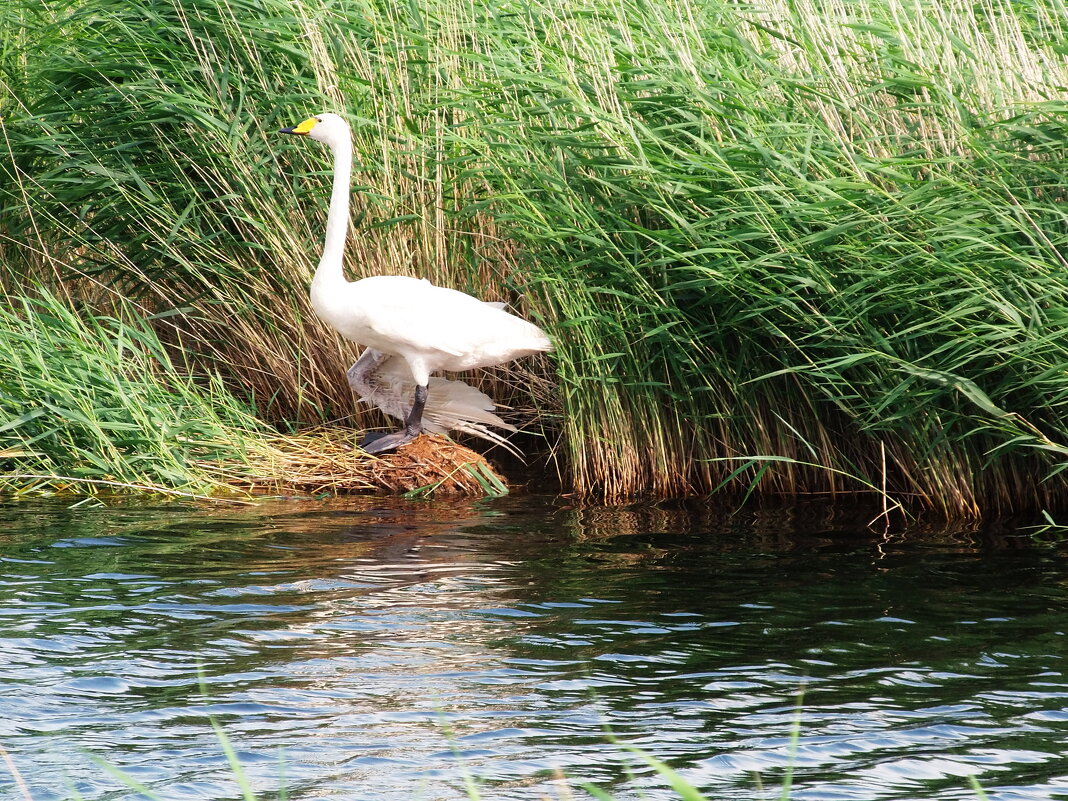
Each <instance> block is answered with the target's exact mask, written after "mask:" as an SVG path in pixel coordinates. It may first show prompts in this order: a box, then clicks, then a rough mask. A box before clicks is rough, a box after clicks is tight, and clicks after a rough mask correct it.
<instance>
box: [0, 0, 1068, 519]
mask: <svg viewBox="0 0 1068 801" xmlns="http://www.w3.org/2000/svg"><path fill="white" fill-rule="evenodd" d="M1065 10H1066V9H1065V7H1064V4H1063V3H1062V2H1061V1H1060V0H1025V1H1024V2H1009V1H1008V0H984V2H982V3H970V2H969V3H965V2H963V0H945V1H940V2H937V3H935V2H919V3H911V2H910V3H905V2H902V0H874V1H873V2H864V3H857V2H842V0H825V1H823V2H819V3H817V2H814V0H760V2H757V3H740V2H734V1H733V0H703V1H702V2H700V3H695V2H690V1H689V0H570V1H569V2H568V3H567V4H565V5H562V6H561V5H560V4H558V3H549V2H545V0H533V2H524V3H516V2H510V0H506V2H504V3H499V2H498V3H492V4H491V3H483V2H480V1H478V2H463V3H461V2H458V0H424V2H423V3H420V4H417V3H411V4H400V5H397V4H390V3H379V2H360V3H351V4H344V5H330V6H319V5H315V4H304V3H292V2H287V0H182V2H178V0H169V1H163V0H156V2H151V3H149V2H141V3H138V2H134V3H122V4H117V3H116V4H104V5H102V4H101V3H98V2H95V3H89V2H85V1H83V0H65V1H64V2H44V3H41V2H39V0H37V1H36V2H33V3H31V2H29V0H13V2H12V3H9V4H8V6H7V7H6V10H5V11H4V12H0V24H2V25H4V26H5V27H6V28H8V29H11V30H12V31H14V29H16V28H17V29H18V30H17V32H13V33H12V37H13V38H10V39H6V41H16V42H18V43H19V44H18V46H17V47H16V46H12V45H3V46H0V54H2V55H0V57H2V59H3V62H2V63H3V70H4V72H3V75H4V89H3V91H0V110H3V112H2V113H3V123H2V125H3V130H2V131H0V133H2V134H3V136H2V139H0V141H3V143H4V144H3V148H4V149H5V150H6V153H0V171H2V172H3V173H4V176H5V180H6V183H5V184H4V185H3V186H0V237H2V240H0V241H2V242H3V244H0V248H2V249H3V251H4V252H6V254H7V256H8V260H9V261H10V262H12V263H14V264H15V265H16V267H17V270H18V272H20V273H21V274H24V275H25V274H27V273H31V272H32V273H36V274H49V273H54V274H56V275H57V276H59V277H62V278H65V279H67V280H69V277H70V276H71V275H81V276H86V275H88V276H90V277H93V278H95V279H97V280H100V281H103V282H104V283H106V284H107V285H108V286H110V287H112V288H113V289H115V290H116V291H118V292H119V293H121V294H122V295H126V296H131V297H135V298H137V299H138V300H139V301H141V302H143V303H146V304H149V305H150V306H151V307H152V308H154V309H156V310H157V311H177V312H179V313H178V314H176V315H174V316H173V317H172V318H171V319H172V321H173V322H174V323H175V324H177V325H178V326H179V327H180V330H181V331H182V344H183V346H184V349H183V351H182V358H184V359H185V361H186V363H187V364H186V366H187V367H188V368H190V369H192V370H194V371H198V370H204V371H207V372H210V371H213V370H222V371H223V373H224V374H225V375H226V376H228V377H229V378H228V381H229V383H230V385H231V387H232V388H233V389H235V390H236V391H240V392H242V393H245V395H246V396H247V397H249V398H250V399H251V400H252V401H253V402H254V403H255V404H256V406H257V408H258V409H259V412H260V414H261V415H262V416H263V417H264V418H266V419H270V420H272V421H275V422H285V423H288V424H291V425H294V426H296V425H300V424H301V423H304V422H308V421H311V420H319V419H323V418H337V417H342V416H346V415H350V414H353V412H354V409H353V406H352V400H351V398H350V397H349V396H348V393H347V390H346V389H345V387H344V382H343V381H340V380H338V379H339V377H340V376H341V375H342V369H343V367H344V365H345V363H346V361H347V360H348V358H350V356H351V352H350V350H349V349H348V348H347V347H346V346H345V345H343V344H342V343H340V342H339V341H338V340H337V338H336V337H334V335H332V334H331V333H329V332H327V331H325V330H324V329H323V328H322V326H320V325H319V324H318V323H317V322H315V321H314V320H313V319H312V315H311V314H310V311H309V307H308V302H307V299H306V284H307V280H308V276H309V273H310V270H311V268H312V266H313V265H314V262H315V259H316V254H317V252H318V246H319V238H320V232H321V227H322V221H323V217H324V212H325V195H326V187H327V182H326V176H325V174H324V170H325V169H326V168H327V166H328V165H327V163H326V161H325V156H324V154H322V153H318V152H315V151H314V150H312V149H308V148H305V149H299V150H298V149H295V148H293V147H292V145H291V143H288V142H280V141H277V137H274V136H273V135H272V133H271V132H272V131H273V130H275V129H276V128H278V127H279V126H280V125H281V124H283V123H290V122H292V121H295V120H297V119H299V118H302V117H303V116H304V115H305V114H307V113H310V112H314V111H318V110H322V109H336V110H342V111H344V112H346V113H347V114H348V115H349V117H350V119H352V120H353V122H354V125H355V140H356V149H357V162H358V169H357V177H356V181H357V184H358V187H357V189H356V191H355V195H354V197H355V211H356V217H357V220H358V224H359V236H358V237H355V238H354V239H353V240H352V241H351V242H350V259H349V268H350V274H351V275H352V277H356V276H358V275H365V274H371V273H380V272H382V273H399V272H400V273H411V274H416V275H425V276H427V277H429V278H431V279H432V280H435V281H437V282H441V283H446V284H449V285H451V286H456V287H458V288H460V289H465V290H468V291H474V292H477V293H478V294H480V295H482V296H485V297H487V298H492V299H500V298H507V299H510V300H513V301H518V302H520V304H521V308H522V310H523V312H524V313H526V314H528V315H530V316H532V317H533V318H534V319H536V320H538V321H540V322H542V323H543V324H545V325H546V326H547V327H548V328H549V329H550V331H551V332H552V334H553V335H554V337H555V338H556V340H557V343H558V349H557V351H556V354H555V356H554V358H553V361H552V362H548V361H545V362H542V363H534V364H533V366H529V365H527V366H521V367H520V368H519V370H521V371H526V372H525V373H524V372H519V373H515V372H510V371H498V372H497V373H496V374H495V375H494V376H493V377H492V384H493V385H492V386H490V387H489V389H490V391H491V392H493V393H494V394H495V395H497V397H499V398H501V399H502V400H505V401H509V402H511V403H513V404H514V405H517V406H519V407H521V408H523V409H527V410H531V411H533V410H540V411H542V412H547V413H548V416H547V417H545V418H543V420H548V421H549V422H551V423H553V426H551V427H550V429H549V430H550V433H553V434H554V436H558V438H559V442H560V443H561V444H560V446H559V448H558V450H557V451H556V452H557V454H558V456H559V457H560V462H561V464H562V465H563V469H564V470H565V471H566V477H567V481H568V483H569V484H570V485H571V487H572V488H574V489H576V490H578V491H580V492H583V493H586V494H596V495H601V496H606V497H620V496H633V495H640V494H651V495H669V494H681V493H692V492H708V491H710V490H712V489H714V488H716V487H717V486H719V485H720V484H721V483H722V482H723V481H724V480H725V479H730V480H731V481H733V482H742V483H755V484H756V485H757V488H758V489H761V490H763V491H766V492H773V493H787V494H789V493H794V492H803V491H820V492H839V491H850V490H853V489H856V488H858V487H863V486H868V485H874V486H879V487H886V489H887V490H888V491H890V492H891V493H893V494H897V495H900V496H907V497H912V498H915V499H917V501H918V502H919V503H920V504H923V505H926V506H929V507H934V508H938V509H943V510H945V511H947V512H952V513H962V512H975V511H977V510H978V509H980V508H984V509H998V508H1013V507H1021V506H1034V505H1043V506H1049V505H1051V504H1054V503H1056V501H1057V498H1063V497H1065V496H1064V493H1063V490H1064V484H1063V480H1064V479H1063V475H1062V474H1061V471H1060V468H1061V467H1062V466H1063V464H1064V463H1065V462H1064V458H1065V454H1066V451H1065V445H1066V444H1068V429H1066V426H1065V424H1064V423H1063V420H1062V416H1063V415H1062V407H1063V405H1064V402H1065V398H1066V392H1068V378H1066V372H1065V367H1066V365H1068V353H1066V345H1065V337H1064V329H1065V326H1066V323H1068V319H1066V309H1068V270H1066V263H1065V260H1064V258H1063V256H1062V254H1063V253H1065V252H1068V249H1066V245H1068V241H1066V240H1068V225H1066V219H1065V214H1064V200H1065V195H1066V192H1065V179H1064V175H1065V173H1066V169H1065V168H1066V167H1068V159H1066V150H1065V147H1064V141H1065V138H1064V136H1063V130H1064V122H1065V119H1066V110H1068V106H1066V105H1065V103H1064V102H1062V100H1061V97H1062V96H1063V87H1065V86H1068V61H1066V57H1065V55H1064V54H1065V53H1066V52H1068V42H1066V34H1065V30H1064V25H1065V23H1064V20H1065V19H1066V16H1065ZM0 32H4V31H0ZM531 370H534V371H536V372H535V373H531V372H530V371H531ZM545 377H548V378H549V379H551V380H552V381H553V382H555V386H556V389H555V392H553V393H550V392H546V391H545V389H544V386H545V385H544V381H543V379H544V378H545ZM535 379H537V380H535ZM531 386H534V387H536V388H537V390H536V391H534V392H532V391H531V390H530V389H529V387H531ZM354 422H356V423H362V422H364V419H363V418H362V416H360V417H357V418H356V419H355V420H354ZM760 457H775V459H774V461H772V460H770V459H761V458H760ZM782 457H787V458H786V459H783V458H782ZM791 460H792V461H791ZM812 465H815V466H812ZM739 467H741V468H742V469H739ZM843 475H855V476H858V477H859V478H861V479H862V481H861V482H857V483H853V482H851V481H850V480H848V479H843V478H842V476H843ZM1062 503H1063V501H1062Z"/></svg>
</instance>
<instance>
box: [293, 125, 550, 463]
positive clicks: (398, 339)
mask: <svg viewBox="0 0 1068 801" xmlns="http://www.w3.org/2000/svg"><path fill="white" fill-rule="evenodd" d="M284 132H285V133H295V134H304V135H307V136H308V137H310V138H312V139H315V140H317V141H320V142H323V143H324V144H326V145H328V146H329V147H330V149H331V151H332V152H333V155H334V183H333V190H332V192H331V195H330V212H329V215H328V216H327V223H326V241H325V243H324V246H323V255H322V258H321V259H320V260H319V266H318V268H317V269H316V271H315V277H314V278H313V279H312V285H311V300H312V306H313V307H314V309H315V312H316V314H318V315H319V317H320V318H322V320H323V321H324V322H326V323H327V324H328V325H330V326H332V327H333V328H335V329H336V330H337V331H339V332H340V333H341V335H342V336H344V337H345V338H346V339H350V340H352V341H353V342H358V343H359V344H361V345H364V346H366V347H367V348H371V349H373V350H374V351H376V352H377V353H378V354H379V355H385V356H395V357H399V358H400V359H402V360H403V362H404V364H406V365H407V368H408V371H409V372H410V380H411V381H412V382H413V384H414V401H412V402H407V403H404V408H403V409H401V408H398V406H397V404H398V401H397V397H399V395H398V393H397V390H395V389H391V390H390V391H389V392H386V391H384V390H383V389H381V386H384V385H387V384H388V385H389V386H391V387H397V386H399V385H403V384H404V383H405V381H406V380H407V379H408V378H409V376H402V375H400V374H398V372H397V369H398V365H397V364H396V363H394V364H393V365H392V367H390V368H389V370H388V371H386V368H387V367H389V364H388V362H385V361H384V360H382V359H379V358H378V357H377V356H371V357H367V358H368V361H367V362H366V364H365V367H364V368H362V369H361V370H358V369H357V368H359V367H360V363H361V362H363V358H361V360H360V362H357V363H356V364H354V365H353V366H352V368H351V369H350V370H349V376H350V383H352V375H353V373H354V371H355V372H356V373H358V374H360V375H363V376H365V377H367V376H371V375H373V374H374V373H375V372H376V371H377V373H378V375H380V376H384V378H382V379H380V381H379V384H380V388H379V389H378V390H377V395H376V393H375V392H366V391H365V390H361V389H357V392H360V393H361V394H362V395H363V397H365V398H368V399H370V400H372V401H373V402H375V403H376V405H378V406H379V408H381V409H382V410H383V411H385V412H386V413H387V414H392V415H394V416H398V417H401V418H402V419H404V420H405V432H406V436H401V434H404V433H405V432H398V434H395V435H389V437H386V438H383V439H385V440H388V441H386V442H381V441H378V442H375V443H374V446H373V447H368V445H367V444H366V443H365V446H364V447H365V449H366V450H370V451H372V452H378V451H383V450H389V449H390V448H393V447H397V446H398V445H401V444H404V442H407V441H409V440H410V439H412V438H413V437H414V436H415V435H416V434H418V433H419V431H421V430H423V429H424V428H425V429H426V430H432V426H433V427H435V428H446V429H456V430H467V431H469V432H470V433H479V432H478V431H477V430H471V429H470V427H467V428H465V426H466V425H467V424H470V423H475V424H477V425H478V426H480V427H482V430H483V431H485V428H484V425H485V424H486V423H488V424H490V425H499V424H501V421H500V418H498V417H496V415H493V414H492V411H493V404H492V402H491V401H490V400H489V398H487V397H486V396H485V395H484V394H482V393H481V392H479V391H478V390H476V389H474V388H473V387H468V386H467V385H466V384H462V382H455V381H453V382H449V381H444V379H442V380H441V382H440V383H439V382H435V384H433V385H432V384H431V383H430V374H431V373H435V372H438V371H440V370H468V369H471V368H474V367H489V366H491V365H496V364H501V363H503V362H507V361H511V360H512V359H517V358H519V357H521V356H528V355H530V354H534V353H539V352H542V351H547V350H550V349H551V348H552V345H551V343H550V342H549V338H548V337H547V336H545V334H544V333H543V332H542V331H541V329H540V328H538V327H537V326H536V325H533V324H532V323H528V322H527V321H526V320H523V319H520V318H519V317H516V316H515V315H512V314H509V313H508V312H506V311H504V310H503V308H501V304H496V303H485V302H483V301H481V300H479V299H478V298H474V297H471V296H470V295H467V294H464V293H463V292H458V291H456V290H454V289H447V288H445V287H438V286H434V285H433V284H431V283H430V282H429V281H426V280H422V279H418V278H411V277H408V276H401V275H381V276H373V277H370V278H364V279H361V280H359V281H354V282H350V281H348V280H346V278H345V275H344V269H343V259H344V252H345V238H346V235H347V232H348V222H349V219H348V218H349V181H350V175H351V171H352V134H351V131H350V130H349V126H348V123H346V122H345V120H343V119H342V118H341V117H339V116H337V115H336V114H319V115H317V116H315V117H312V118H310V119H307V120H305V121H304V122H302V123H301V124H300V125H296V126H294V127H293V128H286V129H284ZM450 384H462V386H464V387H467V389H468V390H470V393H467V392H465V391H460V390H458V389H456V388H454V389H453V390H449V389H448V388H447V387H448V385H450ZM355 388H356V387H355V386H354V389H355ZM471 393H473V394H471ZM475 396H478V397H477V398H476V397H475ZM380 401H381V402H380ZM486 403H489V408H488V409H487V408H485V404H486ZM383 404H385V405H383ZM424 404H425V411H426V419H427V424H424V423H423V419H422V418H423V414H424ZM387 406H388V408H387ZM398 411H401V412H403V413H402V414H397V412H398ZM486 412H490V413H491V414H490V415H489V417H490V418H492V419H488V418H485V414H486ZM506 427H507V426H506ZM479 435H480V436H481V435H482V434H479ZM490 439H492V440H494V441H499V440H500V437H498V436H497V435H494V436H493V437H490Z"/></svg>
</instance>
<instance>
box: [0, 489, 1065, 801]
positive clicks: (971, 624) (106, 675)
mask: <svg viewBox="0 0 1068 801" xmlns="http://www.w3.org/2000/svg"><path fill="white" fill-rule="evenodd" d="M797 530H800V531H801V533H800V534H798V533H792V532H796V531H797ZM0 555H2V559H0V561H2V562H3V564H2V565H0V599H2V600H0V616H2V619H0V745H2V746H3V749H4V751H5V752H6V756H5V757H4V761H3V762H0V798H4V799H8V798H11V799H25V798H27V797H30V798H32V799H34V801H46V800H51V799H67V798H83V799H132V798H136V797H141V796H138V795H137V794H136V793H135V792H134V791H133V790H130V789H128V788H125V787H124V786H123V784H122V782H121V781H120V780H119V779H118V778H116V777H115V776H114V775H113V773H112V772H111V771H109V770H108V768H106V767H105V766H102V765H101V764H99V762H100V761H101V760H102V761H103V762H106V763H107V765H109V766H111V767H112V768H115V769H118V770H121V771H122V772H123V773H124V774H125V775H126V776H127V777H128V778H129V779H130V780H133V781H136V782H139V783H141V784H142V785H144V786H145V787H148V788H151V789H152V790H153V791H155V793H156V794H157V795H158V796H159V797H160V798H163V799H166V801H181V800H182V799H198V800H202V799H231V798H238V797H240V791H239V789H238V786H237V784H236V783H235V780H234V771H233V768H232V766H231V765H230V764H229V763H228V761H227V758H226V756H225V754H224V751H223V747H222V745H221V743H220V739H219V736H218V734H217V733H216V732H215V730H214V729H213V728H212V722H211V721H212V720H214V721H216V722H217V723H218V724H219V725H220V726H221V727H222V729H223V730H224V731H225V734H226V736H227V737H228V739H229V740H230V742H232V744H233V747H234V749H235V750H236V752H237V757H238V759H239V760H240V763H241V766H242V767H243V770H244V772H245V773H246V775H247V776H248V778H249V781H250V782H251V784H252V785H253V787H254V788H255V790H256V793H257V797H258V798H260V799H274V798H281V797H286V798H289V799H387V800H389V799H398V800H400V799H404V801H408V800H409V799H464V798H468V797H469V794H470V790H469V789H465V781H473V782H474V783H475V784H476V785H477V787H478V792H479V793H480V794H481V798H483V799H542V798H552V799H555V798H568V797H570V796H569V795H568V792H569V790H568V789H567V787H570V788H571V790H570V792H572V793H574V797H576V798H581V797H586V796H585V794H584V793H583V792H582V790H581V789H580V788H581V785H582V784H583V783H586V782H589V783H592V784H594V785H596V786H599V787H602V788H604V789H606V790H607V791H609V792H611V793H612V794H613V795H614V796H615V797H617V798H619V799H636V798H648V799H667V798H675V797H677V796H675V795H673V794H672V793H671V791H670V790H669V789H667V788H666V786H665V783H664V780H663V779H662V778H660V777H659V776H657V775H656V774H655V773H653V772H652V771H651V770H650V769H648V768H647V767H646V766H645V764H644V763H643V762H642V761H641V760H640V758H638V757H637V756H635V755H634V754H632V753H630V752H628V751H626V750H624V748H623V747H622V746H623V744H630V745H637V746H639V747H640V748H641V749H643V750H644V751H646V752H648V753H649V754H652V755H655V756H657V757H660V758H662V759H664V760H665V761H666V762H668V763H669V764H670V765H672V766H674V767H675V768H677V769H678V770H679V771H680V772H681V773H682V775H684V776H685V777H686V778H688V779H689V780H690V781H691V782H693V783H695V784H697V785H699V786H700V787H702V788H703V789H704V790H705V792H706V793H707V795H708V797H709V798H710V799H733V798H745V799H757V798H777V797H778V794H779V792H780V788H781V787H782V784H783V781H784V775H785V773H784V772H785V770H786V769H787V767H788V766H789V765H790V764H791V763H792V764H793V766H794V768H793V788H792V792H791V797H792V798H796V799H835V800H839V799H846V800H847V801H848V800H850V799H857V800H858V801H859V800H860V799H922V798H967V797H971V798H974V797H975V793H974V791H973V790H971V789H970V786H969V779H968V777H969V776H971V775H975V776H976V777H977V778H978V780H979V782H980V784H981V785H982V786H983V787H984V788H985V790H986V792H987V794H988V796H989V797H990V798H994V799H1047V798H1057V797H1065V798H1068V680H1066V677H1065V653H1066V652H1068V648H1066V644H1068V643H1066V638H1065V628H1066V626H1068V618H1066V614H1068V589H1066V580H1065V577H1066V574H1065V567H1066V559H1065V558H1064V554H1063V552H1062V551H1060V550H1058V549H1056V548H1054V549H1050V548H1038V547H1032V546H1030V545H1028V543H1027V541H1026V540H1019V539H1016V538H1014V537H1011V536H994V535H990V534H975V533H970V534H967V533H959V534H953V533H950V534H934V535H932V534H911V535H908V536H904V535H893V536H878V535H876V534H873V533H872V532H871V531H870V530H868V529H866V528H865V527H864V526H863V524H860V525H858V524H857V523H856V522H848V521H836V519H835V516H834V515H833V514H831V513H826V512H823V513H814V514H812V515H809V516H806V517H804V518H803V519H798V518H797V516H796V514H795V515H794V516H788V515H781V514H771V513H755V514H750V515H745V516H737V517H733V518H732V517H720V516H717V515H714V514H712V513H711V512H709V511H707V510H706V511H703V512H693V511H689V512H683V511H674V512H673V511H663V510H644V511H629V512H628V511H612V510H587V511H581V512H580V511H575V510H567V509H563V508H561V507H560V506H559V505H557V504H555V503H554V502H553V501H551V500H550V499H545V498H538V497H534V498H530V497H528V498H511V499H502V500H498V501H484V502H476V503H471V502H463V503H451V504H450V503H440V502H436V503H424V502H420V503H412V502H403V501H382V500H377V501H376V500H367V499H362V500H350V501H336V500H335V501H329V502H322V503H297V502H293V503H285V502H270V503H266V504H264V505H263V506H262V507H259V508H256V509H226V510H220V509H191V508H181V507H173V506H154V507H153V506H139V507H137V508H134V507H131V506H126V507H119V508H114V507H113V508H65V507H63V506H62V505H42V504H40V503H32V504H31V503H29V502H24V503H18V504H9V505H4V506H0ZM799 698H800V711H799V712H798V704H799ZM798 719H799V723H797V724H796V726H795V722H796V721H798ZM795 729H796V730H797V731H798V732H799V740H798V743H797V746H796V753H795V754H794V755H793V756H791V744H790V737H791V732H792V731H794V730H795ZM606 732H610V733H611V738H614V741H610V739H609V735H607V734H606ZM5 765H6V767H5ZM560 775H563V776H565V777H566V779H565V780H561V779H559V778H558V777H559V776H560ZM565 783H566V785H567V787H565V786H564V785H565Z"/></svg>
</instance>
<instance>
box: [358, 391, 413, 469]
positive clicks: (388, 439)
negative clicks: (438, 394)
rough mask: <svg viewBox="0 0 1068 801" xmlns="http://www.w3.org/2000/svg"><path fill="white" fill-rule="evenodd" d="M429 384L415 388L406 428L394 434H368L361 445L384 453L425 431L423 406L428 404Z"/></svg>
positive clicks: (370, 450) (368, 451) (405, 422)
mask: <svg viewBox="0 0 1068 801" xmlns="http://www.w3.org/2000/svg"><path fill="white" fill-rule="evenodd" d="M427 389H428V388H427V385H426V384H419V385H417V386H416V388H415V402H414V403H413V404H412V410H411V411H410V412H409V413H408V417H407V419H405V421H404V428H402V429H401V430H400V431H394V432H393V433H392V434H368V435H367V436H365V437H364V438H363V442H362V443H361V444H360V447H361V448H363V449H364V451H366V452H367V453H383V452H384V451H391V450H393V449H394V448H399V447H400V446H401V445H406V444H408V443H409V442H411V441H412V440H413V439H415V438H416V437H418V436H419V434H420V433H422V431H423V407H424V406H426V393H427Z"/></svg>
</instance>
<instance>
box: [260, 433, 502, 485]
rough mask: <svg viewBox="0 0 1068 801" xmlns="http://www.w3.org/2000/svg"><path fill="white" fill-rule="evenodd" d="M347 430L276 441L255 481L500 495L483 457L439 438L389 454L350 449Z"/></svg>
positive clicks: (354, 439)
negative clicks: (265, 464) (261, 473)
mask: <svg viewBox="0 0 1068 801" xmlns="http://www.w3.org/2000/svg"><path fill="white" fill-rule="evenodd" d="M357 441H358V436H357V435H356V434H355V433H354V432H352V431H350V430H344V431H339V430H322V431H313V432H309V433H306V434H302V435H299V436H291V437H279V438H278V439H277V440H275V441H274V442H273V443H272V444H273V449H272V450H273V453H272V456H271V459H270V462H271V463H270V466H269V467H268V466H264V470H263V471H262V472H263V473H265V475H263V476H262V477H261V478H259V479H257V480H255V483H257V484H258V485H259V486H260V487H264V486H269V487H270V489H271V490H273V491H279V490H281V491H287V490H288V491H299V492H339V493H346V492H363V493H367V492H383V493H386V492H388V493H412V494H416V495H423V494H425V495H452V496H456V495H471V496H483V495H504V494H506V493H507V492H508V488H507V485H506V484H505V481H504V479H503V478H502V477H501V476H500V475H499V474H498V473H497V472H496V471H495V470H494V469H493V468H492V467H491V466H490V464H489V462H487V461H486V459H485V457H483V456H482V455H480V454H478V453H475V452H474V451H473V450H471V449H470V448H465V447H464V446H463V445H458V444H456V443H455V442H452V441H451V440H449V439H447V438H446V437H443V436H441V435H438V434H423V435H421V436H419V437H418V438H416V439H415V440H414V441H412V442H410V443H408V444H407V445H404V446H403V447H401V448H398V449H397V450H396V451H393V452H391V453H384V454H380V455H378V456H371V455H368V454H366V453H364V452H363V451H361V450H359V449H357V448H355V447H354V445H355V443H356V442H357Z"/></svg>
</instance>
